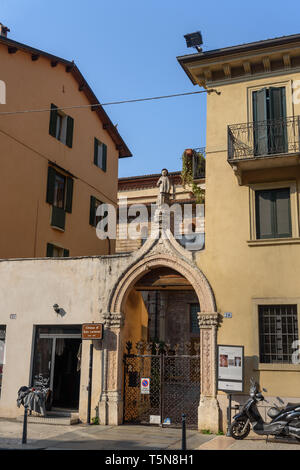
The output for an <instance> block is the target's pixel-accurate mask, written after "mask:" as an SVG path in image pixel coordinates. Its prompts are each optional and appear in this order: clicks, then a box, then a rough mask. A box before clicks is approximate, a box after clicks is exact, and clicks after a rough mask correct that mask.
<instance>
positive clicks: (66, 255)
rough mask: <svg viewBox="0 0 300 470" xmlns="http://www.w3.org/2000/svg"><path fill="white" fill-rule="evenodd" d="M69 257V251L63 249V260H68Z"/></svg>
mask: <svg viewBox="0 0 300 470" xmlns="http://www.w3.org/2000/svg"><path fill="white" fill-rule="evenodd" d="M69 255H70V250H67V249H66V248H65V249H64V258H68V257H69Z"/></svg>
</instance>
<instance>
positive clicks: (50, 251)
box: [46, 243, 54, 258]
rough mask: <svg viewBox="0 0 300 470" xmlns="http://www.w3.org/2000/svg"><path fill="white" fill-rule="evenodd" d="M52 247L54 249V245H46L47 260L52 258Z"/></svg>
mask: <svg viewBox="0 0 300 470" xmlns="http://www.w3.org/2000/svg"><path fill="white" fill-rule="evenodd" d="M53 247H54V245H52V243H47V253H46V256H47V258H52V256H53Z"/></svg>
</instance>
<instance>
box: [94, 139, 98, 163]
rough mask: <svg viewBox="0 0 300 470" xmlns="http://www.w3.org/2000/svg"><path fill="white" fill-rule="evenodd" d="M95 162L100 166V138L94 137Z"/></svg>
mask: <svg viewBox="0 0 300 470" xmlns="http://www.w3.org/2000/svg"><path fill="white" fill-rule="evenodd" d="M94 163H95V165H97V166H98V140H97V139H96V137H95V139H94Z"/></svg>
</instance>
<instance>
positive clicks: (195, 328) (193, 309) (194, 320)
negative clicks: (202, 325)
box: [190, 303, 200, 334]
mask: <svg viewBox="0 0 300 470" xmlns="http://www.w3.org/2000/svg"><path fill="white" fill-rule="evenodd" d="M198 312H200V305H199V304H198V303H197V304H190V332H191V333H197V334H199V332H200V329H199V321H198Z"/></svg>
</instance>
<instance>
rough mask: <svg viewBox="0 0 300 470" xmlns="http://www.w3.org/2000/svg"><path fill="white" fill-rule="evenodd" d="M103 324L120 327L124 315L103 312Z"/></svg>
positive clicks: (107, 326)
mask: <svg viewBox="0 0 300 470" xmlns="http://www.w3.org/2000/svg"><path fill="white" fill-rule="evenodd" d="M103 319H104V326H105V327H106V328H122V326H123V325H124V315H123V313H121V312H119V313H110V312H108V313H105V314H104V315H103Z"/></svg>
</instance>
